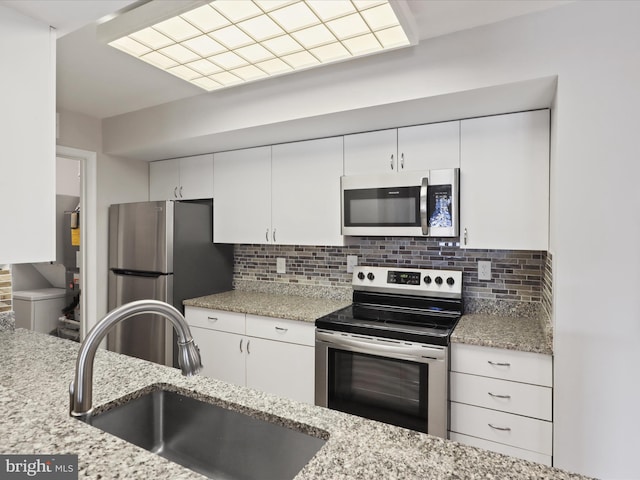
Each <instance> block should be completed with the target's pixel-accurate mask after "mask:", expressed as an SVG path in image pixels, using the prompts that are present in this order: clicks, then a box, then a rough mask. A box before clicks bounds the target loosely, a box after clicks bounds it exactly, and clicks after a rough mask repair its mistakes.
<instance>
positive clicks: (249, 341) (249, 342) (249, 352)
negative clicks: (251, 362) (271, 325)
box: [247, 340, 251, 355]
mask: <svg viewBox="0 0 640 480" xmlns="http://www.w3.org/2000/svg"><path fill="white" fill-rule="evenodd" d="M249 345H251V340H247V354H249V355H251V350H249Z"/></svg>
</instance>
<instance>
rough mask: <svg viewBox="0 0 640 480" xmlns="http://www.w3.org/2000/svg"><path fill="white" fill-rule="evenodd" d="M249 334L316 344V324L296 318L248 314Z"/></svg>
mask: <svg viewBox="0 0 640 480" xmlns="http://www.w3.org/2000/svg"><path fill="white" fill-rule="evenodd" d="M247 335H250V336H252V337H260V338H267V339H270V340H277V341H279V342H289V343H298V344H300V345H309V346H315V325H314V324H313V323H305V322H299V321H296V320H285V319H280V318H271V317H259V316H256V315H247Z"/></svg>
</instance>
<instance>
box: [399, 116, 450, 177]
mask: <svg viewBox="0 0 640 480" xmlns="http://www.w3.org/2000/svg"><path fill="white" fill-rule="evenodd" d="M458 167H460V122H459V121H455V122H444V123H430V124H428V125H416V126H413V127H404V128H399V129H398V171H400V172H402V171H415V170H438V169H442V168H458Z"/></svg>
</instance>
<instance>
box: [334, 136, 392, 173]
mask: <svg viewBox="0 0 640 480" xmlns="http://www.w3.org/2000/svg"><path fill="white" fill-rule="evenodd" d="M397 159H398V130H397V129H396V128H392V129H389V130H377V131H375V132H366V133H356V134H353V135H345V136H344V174H345V175H369V174H376V173H393V172H395V171H396V170H397Z"/></svg>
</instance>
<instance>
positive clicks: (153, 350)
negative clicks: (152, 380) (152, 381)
mask: <svg viewBox="0 0 640 480" xmlns="http://www.w3.org/2000/svg"><path fill="white" fill-rule="evenodd" d="M172 294H173V275H155V276H154V275H144V276H134V275H119V274H116V273H114V272H109V311H111V310H113V309H114V308H116V307H119V306H120V305H124V304H125V303H129V302H133V301H135V300H146V299H153V300H161V301H164V302H168V303H170V300H168V299H170V298H171V296H172ZM173 344H174V342H173V327H172V326H171V324H170V323H169V321H168V320H166V319H165V318H164V317H160V316H158V315H153V314H141V315H136V316H135V317H131V318H127V319H126V320H124V321H122V322H120V323H119V324H117V325H116V326H115V327H114V328H113V329H112V330H111V332H110V333H109V335H108V336H107V348H108V349H109V350H112V351H114V352H119V353H124V354H125V355H130V356H132V357H137V358H142V359H144V360H149V361H151V362H156V363H160V364H162V365H169V366H173Z"/></svg>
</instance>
